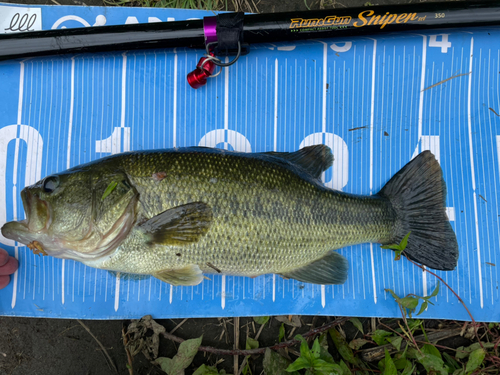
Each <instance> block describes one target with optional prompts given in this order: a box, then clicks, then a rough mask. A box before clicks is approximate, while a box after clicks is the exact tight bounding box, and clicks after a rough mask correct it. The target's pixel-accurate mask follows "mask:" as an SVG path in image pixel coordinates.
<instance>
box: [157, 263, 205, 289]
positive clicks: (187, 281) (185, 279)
mask: <svg viewBox="0 0 500 375" xmlns="http://www.w3.org/2000/svg"><path fill="white" fill-rule="evenodd" d="M153 276H154V277H156V278H157V279H159V280H161V281H164V282H166V283H169V284H172V285H174V286H178V285H181V286H193V285H198V284H199V283H201V282H202V281H203V273H202V272H201V269H200V267H198V266H197V265H195V264H190V265H188V266H186V267H183V268H179V269H174V270H172V269H168V270H164V271H159V272H155V273H153Z"/></svg>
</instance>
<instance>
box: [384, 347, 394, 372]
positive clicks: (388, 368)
mask: <svg viewBox="0 0 500 375" xmlns="http://www.w3.org/2000/svg"><path fill="white" fill-rule="evenodd" d="M397 373H398V372H397V370H396V366H395V365H394V362H393V361H392V358H391V356H390V355H389V352H388V351H387V349H385V368H384V372H383V373H382V375H397Z"/></svg>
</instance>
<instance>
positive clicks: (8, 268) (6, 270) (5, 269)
mask: <svg viewBox="0 0 500 375" xmlns="http://www.w3.org/2000/svg"><path fill="white" fill-rule="evenodd" d="M18 267H19V263H18V261H17V259H16V258H14V257H9V260H8V261H7V263H6V264H5V265H3V266H2V267H0V276H1V275H12V274H13V273H14V272H16V270H17V268H18Z"/></svg>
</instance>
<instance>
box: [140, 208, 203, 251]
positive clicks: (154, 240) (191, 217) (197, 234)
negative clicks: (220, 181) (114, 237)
mask: <svg viewBox="0 0 500 375" xmlns="http://www.w3.org/2000/svg"><path fill="white" fill-rule="evenodd" d="M211 222H212V208H211V207H210V206H209V205H208V204H206V203H203V202H194V203H188V204H185V205H182V206H177V207H173V208H171V209H168V210H166V211H164V212H162V213H161V214H158V215H156V216H154V217H152V218H151V219H149V220H148V221H146V222H144V223H142V224H141V225H140V228H141V230H143V231H144V233H145V234H146V236H147V237H148V239H149V243H150V244H160V245H183V244H188V243H193V242H197V241H198V240H199V239H200V238H201V237H202V236H203V235H204V234H205V233H207V231H208V229H209V227H210V224H211Z"/></svg>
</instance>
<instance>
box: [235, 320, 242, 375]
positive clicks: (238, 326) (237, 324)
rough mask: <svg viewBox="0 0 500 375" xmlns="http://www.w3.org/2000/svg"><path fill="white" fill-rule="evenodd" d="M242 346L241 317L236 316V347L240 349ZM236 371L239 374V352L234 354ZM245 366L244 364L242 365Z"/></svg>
mask: <svg viewBox="0 0 500 375" xmlns="http://www.w3.org/2000/svg"><path fill="white" fill-rule="evenodd" d="M239 348H240V318H239V317H235V318H234V349H236V350H238V349H239ZM233 360H234V373H235V374H239V372H238V362H239V357H238V354H235V355H234V359H233ZM241 367H243V364H242V365H241Z"/></svg>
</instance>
